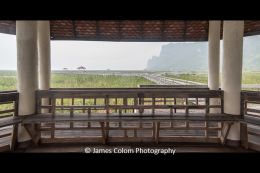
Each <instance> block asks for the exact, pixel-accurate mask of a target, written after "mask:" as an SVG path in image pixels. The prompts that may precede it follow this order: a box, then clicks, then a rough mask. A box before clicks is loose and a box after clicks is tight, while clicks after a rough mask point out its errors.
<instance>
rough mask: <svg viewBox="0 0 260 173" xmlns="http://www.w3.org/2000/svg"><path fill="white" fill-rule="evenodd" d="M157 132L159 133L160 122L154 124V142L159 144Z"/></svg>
mask: <svg viewBox="0 0 260 173" xmlns="http://www.w3.org/2000/svg"><path fill="white" fill-rule="evenodd" d="M159 131H160V122H156V123H154V140H155V143H156V144H158V143H159V135H160V133H159Z"/></svg>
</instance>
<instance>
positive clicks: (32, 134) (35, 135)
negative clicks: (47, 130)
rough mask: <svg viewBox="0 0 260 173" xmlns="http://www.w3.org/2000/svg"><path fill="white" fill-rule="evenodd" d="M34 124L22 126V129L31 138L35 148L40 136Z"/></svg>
mask: <svg viewBox="0 0 260 173" xmlns="http://www.w3.org/2000/svg"><path fill="white" fill-rule="evenodd" d="M36 126H37V125H36V124H24V128H25V129H26V131H27V132H28V134H29V135H30V137H31V138H32V141H33V143H34V144H35V145H36V146H37V145H38V144H39V141H40V134H39V133H38V132H37V130H36Z"/></svg>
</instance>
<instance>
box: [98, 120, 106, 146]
mask: <svg viewBox="0 0 260 173" xmlns="http://www.w3.org/2000/svg"><path fill="white" fill-rule="evenodd" d="M104 124H105V123H104V122H100V126H101V132H102V140H103V144H106V142H107V140H106V130H105V126H104Z"/></svg>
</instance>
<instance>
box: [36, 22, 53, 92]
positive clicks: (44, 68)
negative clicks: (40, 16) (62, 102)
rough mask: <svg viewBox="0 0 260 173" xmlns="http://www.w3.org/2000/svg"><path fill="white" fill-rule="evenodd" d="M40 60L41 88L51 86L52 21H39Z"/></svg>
mask: <svg viewBox="0 0 260 173" xmlns="http://www.w3.org/2000/svg"><path fill="white" fill-rule="evenodd" d="M37 37H38V60H39V89H40V90H46V89H49V88H50V75H51V59H50V22H49V21H38V32H37Z"/></svg>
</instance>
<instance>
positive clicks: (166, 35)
mask: <svg viewBox="0 0 260 173" xmlns="http://www.w3.org/2000/svg"><path fill="white" fill-rule="evenodd" d="M208 25H209V22H208V21H197V20H195V21H193V20H98V21H95V20H82V21H80V20H75V21H73V20H52V21H51V22H50V30H51V39H52V40H88V41H137V42H138V41H151V42H152V41H162V42H174V41H207V40H208ZM0 32H1V33H6V34H15V21H0ZM258 34H260V21H245V28H244V36H250V35H258Z"/></svg>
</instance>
